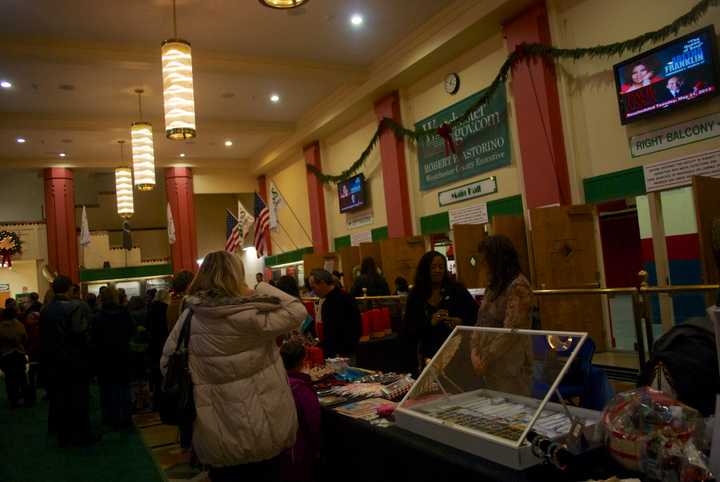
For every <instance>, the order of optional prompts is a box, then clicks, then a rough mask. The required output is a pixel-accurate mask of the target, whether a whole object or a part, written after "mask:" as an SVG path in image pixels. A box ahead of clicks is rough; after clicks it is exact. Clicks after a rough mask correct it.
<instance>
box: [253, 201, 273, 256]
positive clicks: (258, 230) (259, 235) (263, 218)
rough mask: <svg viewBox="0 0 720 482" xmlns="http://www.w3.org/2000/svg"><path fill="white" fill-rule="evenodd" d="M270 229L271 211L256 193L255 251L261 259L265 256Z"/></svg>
mask: <svg viewBox="0 0 720 482" xmlns="http://www.w3.org/2000/svg"><path fill="white" fill-rule="evenodd" d="M269 227H270V211H269V210H268V208H267V206H266V205H265V202H264V201H263V200H262V198H261V197H260V195H259V194H258V193H255V251H257V257H258V258H260V257H262V256H263V255H264V254H265V251H266V249H267V245H268V241H269V240H268V239H267V237H268V232H267V231H268V228H269Z"/></svg>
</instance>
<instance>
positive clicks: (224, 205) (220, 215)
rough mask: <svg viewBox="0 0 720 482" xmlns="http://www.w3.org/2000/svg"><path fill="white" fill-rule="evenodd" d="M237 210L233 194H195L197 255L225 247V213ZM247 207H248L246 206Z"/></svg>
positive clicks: (200, 255)
mask: <svg viewBox="0 0 720 482" xmlns="http://www.w3.org/2000/svg"><path fill="white" fill-rule="evenodd" d="M226 209H229V210H230V212H232V213H236V212H237V196H236V195H235V194H196V195H195V223H196V228H197V243H198V257H199V258H201V259H202V258H204V257H205V255H206V254H208V253H210V252H212V251H219V250H222V249H225V229H226V228H225V226H226V219H227V213H226V211H225V210H226ZM248 209H250V207H249V206H248Z"/></svg>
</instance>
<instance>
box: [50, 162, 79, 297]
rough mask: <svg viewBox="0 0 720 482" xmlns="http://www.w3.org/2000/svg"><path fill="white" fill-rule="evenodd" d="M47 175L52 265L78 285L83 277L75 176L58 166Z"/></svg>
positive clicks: (68, 170)
mask: <svg viewBox="0 0 720 482" xmlns="http://www.w3.org/2000/svg"><path fill="white" fill-rule="evenodd" d="M43 174H44V177H45V217H46V219H47V221H46V222H47V248H48V264H49V265H50V266H51V267H52V268H53V269H55V270H57V272H58V273H59V274H61V275H65V276H68V277H69V278H70V279H72V280H73V281H74V282H75V283H78V282H79V281H80V275H79V271H78V238H77V232H76V231H75V183H74V180H73V173H72V171H71V170H70V169H65V168H61V167H56V168H55V167H54V168H47V169H45V170H44V171H43Z"/></svg>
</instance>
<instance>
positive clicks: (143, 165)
mask: <svg viewBox="0 0 720 482" xmlns="http://www.w3.org/2000/svg"><path fill="white" fill-rule="evenodd" d="M143 92H144V91H143V89H135V93H136V94H137V95H138V112H139V114H140V121H138V122H133V123H132V124H130V139H131V141H132V162H133V173H134V177H135V186H136V187H137V188H138V191H152V190H153V188H154V187H155V147H154V145H153V132H152V125H151V124H150V123H149V122H145V121H143V120H142V118H143V111H142V94H143Z"/></svg>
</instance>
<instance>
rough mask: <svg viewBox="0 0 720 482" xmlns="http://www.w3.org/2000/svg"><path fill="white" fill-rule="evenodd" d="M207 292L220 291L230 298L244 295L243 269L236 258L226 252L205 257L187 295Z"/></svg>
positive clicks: (213, 253)
mask: <svg viewBox="0 0 720 482" xmlns="http://www.w3.org/2000/svg"><path fill="white" fill-rule="evenodd" d="M209 290H215V291H221V292H223V293H225V294H227V295H230V296H240V295H242V294H244V291H245V290H247V284H246V283H245V267H244V266H243V264H242V261H240V260H239V259H238V257H237V256H235V255H232V254H230V253H228V252H227V251H215V252H212V253H210V254H208V255H207V256H205V259H204V260H203V262H202V265H201V266H200V270H199V271H198V273H197V274H196V275H195V279H194V280H193V282H192V284H191V285H190V288H188V294H191V295H192V294H195V293H197V292H199V291H209Z"/></svg>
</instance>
